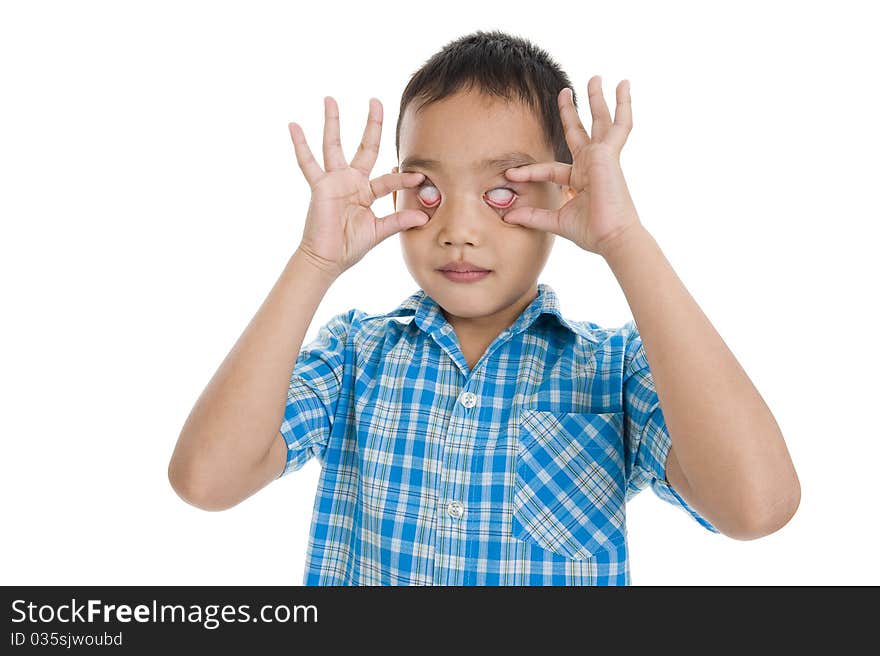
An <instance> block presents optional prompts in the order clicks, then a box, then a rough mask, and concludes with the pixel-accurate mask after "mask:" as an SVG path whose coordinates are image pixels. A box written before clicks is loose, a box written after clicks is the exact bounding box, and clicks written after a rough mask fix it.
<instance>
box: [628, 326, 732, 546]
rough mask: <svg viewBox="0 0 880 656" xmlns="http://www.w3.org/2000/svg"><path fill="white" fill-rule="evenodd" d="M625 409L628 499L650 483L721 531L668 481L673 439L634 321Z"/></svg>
mask: <svg viewBox="0 0 880 656" xmlns="http://www.w3.org/2000/svg"><path fill="white" fill-rule="evenodd" d="M624 332H625V344H626V352H625V356H624V372H625V373H624V377H623V411H624V438H625V442H626V445H627V462H626V465H627V466H626V471H627V493H626V498H627V500H629V499H630V498H632V497H633V496H635V495H636V494H637V493H638V492H639V491H641V490H642V489H643V488H644V487H646V486H647V485H650V486H651V488H652V489H653V490H654V493H655V494H656V495H657V496H658V497H660V498H661V499H663V500H664V501H667V502H669V503H671V504H673V505H675V506H678V507H680V508H682V509H683V510H685V511H686V512H687V513H688V514H690V516H691V517H693V518H694V520H696V521H697V522H698V523H699V524H700V525H701V526H703V527H704V528H706V529H708V530H709V531H712V532H713V533H720V531H719V530H718V529H717V528H715V527H714V526H713V525H712V524H711V523H710V522H709V521H708V520H707V519H706V518H705V517H703V516H702V515H700V514H699V513H698V512H697V511H696V510H694V509H693V508H692V507H691V506H690V505H688V503H687V501H685V500H684V498H682V497H681V495H679V494H678V492H676V491H675V489H674V488H673V487H672V486H671V485H670V484H669V481H667V480H666V458H667V456H668V455H669V447H670V446H671V445H672V440H671V438H670V436H669V430H668V429H667V427H666V421H665V419H664V417H663V409H662V408H661V407H660V399H659V398H658V396H657V391H656V389H655V387H654V378H653V376H652V375H651V370H650V368H649V367H648V358H647V356H646V355H645V349H644V346H643V345H642V338H641V336H640V335H639V333H638V328H637V327H636V324H635V322H634V321H630V322H628V323H627V324H626V325H625V326H624Z"/></svg>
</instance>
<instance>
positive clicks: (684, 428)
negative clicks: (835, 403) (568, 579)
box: [603, 224, 800, 534]
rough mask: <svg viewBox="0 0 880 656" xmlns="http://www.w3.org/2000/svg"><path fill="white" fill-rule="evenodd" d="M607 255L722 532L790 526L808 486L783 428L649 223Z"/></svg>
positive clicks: (691, 476) (692, 474) (696, 490)
mask: <svg viewBox="0 0 880 656" xmlns="http://www.w3.org/2000/svg"><path fill="white" fill-rule="evenodd" d="M603 256H604V257H605V259H606V261H607V262H608V265H609V266H610V268H611V270H612V272H613V273H614V275H615V277H616V278H617V280H618V282H619V283H620V286H621V288H622V290H623V292H624V294H625V296H626V299H627V301H628V303H629V306H630V309H631V310H632V313H633V318H634V319H635V322H636V325H637V326H638V329H639V333H640V334H641V338H642V343H643V346H644V349H645V355H646V356H647V358H648V364H649V366H650V369H651V374H652V376H653V379H654V384H655V387H656V389H657V395H658V397H659V399H660V405H661V407H662V409H663V415H664V418H665V420H666V425H667V428H668V429H669V434H670V437H671V439H672V446H673V449H674V452H675V455H676V458H677V460H678V464H679V466H680V468H681V471H682V473H683V474H684V477H685V478H686V480H687V484H688V488H689V490H690V493H691V494H692V496H693V500H694V501H695V505H698V506H700V507H701V508H704V509H706V514H707V518H708V516H709V515H711V518H712V519H714V520H715V521H717V522H718V524H716V526H717V527H718V528H719V530H722V532H727V531H725V530H724V528H722V526H721V525H719V524H723V525H724V526H726V527H730V530H731V532H733V531H735V532H738V533H741V534H746V533H748V532H755V531H760V530H763V529H761V528H760V527H773V526H781V525H782V524H784V523H785V522H786V521H788V518H789V517H790V516H791V515H792V514H793V513H794V511H795V509H796V507H797V504H798V502H799V499H800V486H799V483H798V478H797V474H796V473H795V469H794V466H793V464H792V462H791V459H790V457H789V454H788V450H787V448H786V446H785V441H784V439H783V437H782V434H781V432H780V429H779V426H778V425H777V423H776V421H775V419H774V418H773V415H772V414H771V412H770V410H769V408H768V407H767V405H766V404H765V402H764V400H763V399H762V398H761V395H760V394H759V393H758V391H757V390H756V389H755V387H754V385H753V384H752V382H751V381H750V380H749V377H748V376H747V375H746V372H745V371H744V370H743V369H742V367H741V366H740V364H739V363H738V362H737V360H736V358H735V357H734V356H733V354H732V353H731V352H730V350H729V349H728V348H727V345H726V344H725V343H724V341H723V340H722V339H721V336H720V335H719V334H718V333H717V332H716V330H715V329H714V327H713V326H712V324H711V323H710V322H709V320H708V319H707V318H706V316H705V315H704V314H703V312H702V310H701V309H700V307H699V306H698V305H697V303H696V302H695V301H694V299H693V298H692V297H691V295H690V294H689V293H688V291H687V289H686V288H685V286H684V285H683V284H682V282H681V280H680V279H679V278H678V276H677V275H676V273H675V271H674V270H673V269H672V266H671V265H670V263H669V262H668V261H667V259H666V257H665V256H664V254H663V252H662V251H661V249H660V247H659V245H658V244H657V242H656V241H655V240H654V238H653V237H652V236H651V235H650V234H649V233H648V232H647V231H646V230H645V229H644V228H643V227H641V224H639V225H638V227H637V228H635V229H633V230H632V231H630V233H629V234H625V235H623V236H622V237H621V239H620V240H618V241H617V242H615V243H614V245H613V246H612V247H611V248H609V249H607V250H606V251H603ZM710 521H711V519H710ZM713 523H714V522H713ZM772 530H775V529H773V528H770V529H766V532H772Z"/></svg>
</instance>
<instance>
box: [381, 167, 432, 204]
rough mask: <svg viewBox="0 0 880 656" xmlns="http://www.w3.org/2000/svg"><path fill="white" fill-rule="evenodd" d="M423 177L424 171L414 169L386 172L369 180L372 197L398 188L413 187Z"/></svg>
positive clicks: (383, 194)
mask: <svg viewBox="0 0 880 656" xmlns="http://www.w3.org/2000/svg"><path fill="white" fill-rule="evenodd" d="M424 177H425V174H424V173H417V172H415V171H407V172H406V173H386V174H385V175H380V176H379V177H378V178H375V179H373V180H370V189H372V190H373V197H374V198H373V199H374V200H375V199H376V198H382V196H387V195H388V194H390V193H391V192H392V191H397V190H398V189H408V188H409V187H415V186H416V185H417V184H419V183H420V182H421V181H422V180H423V179H424Z"/></svg>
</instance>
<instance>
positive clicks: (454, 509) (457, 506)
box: [446, 501, 464, 518]
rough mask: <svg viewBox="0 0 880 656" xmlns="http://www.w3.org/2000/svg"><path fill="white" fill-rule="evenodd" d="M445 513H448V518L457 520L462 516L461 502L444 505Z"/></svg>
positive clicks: (462, 507)
mask: <svg viewBox="0 0 880 656" xmlns="http://www.w3.org/2000/svg"><path fill="white" fill-rule="evenodd" d="M446 512H447V513H449V515H450V516H452V517H455V518H458V517H461V516H462V515H463V514H464V506H463V505H462V503H461V501H450V502H449V503H448V504H446Z"/></svg>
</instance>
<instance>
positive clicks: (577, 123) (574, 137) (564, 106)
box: [556, 87, 590, 157]
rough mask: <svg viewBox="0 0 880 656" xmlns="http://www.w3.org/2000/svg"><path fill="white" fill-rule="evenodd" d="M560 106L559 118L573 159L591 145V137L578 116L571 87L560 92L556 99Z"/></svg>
mask: <svg viewBox="0 0 880 656" xmlns="http://www.w3.org/2000/svg"><path fill="white" fill-rule="evenodd" d="M556 100H557V102H558V104H559V118H560V119H562V128H563V131H564V133H565V141H566V143H568V149H569V150H570V151H571V155H572V157H575V156H576V154H577V153H578V152H580V150H581V149H582V148H583V147H584V146H587V145H589V143H590V135H589V134H587V130H586V128H584V124H583V123H581V117H580V116H578V112H577V107H575V106H574V96H573V95H572V90H571V89H570V88H569V87H565V88H564V89H563V90H562V91H560V92H559V97H558V98H557V99H556Z"/></svg>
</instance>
